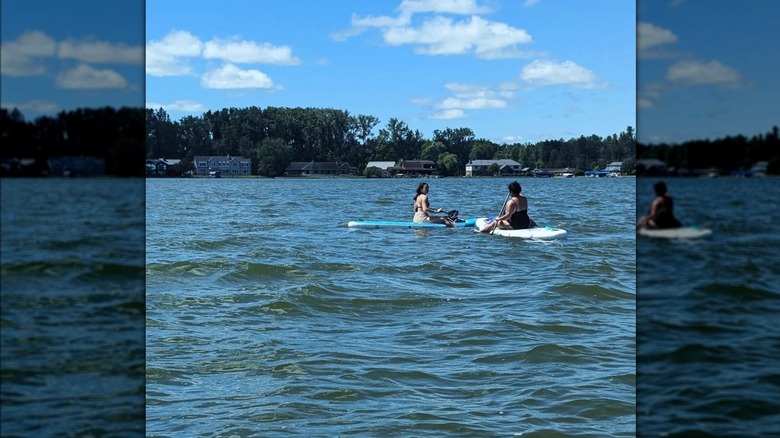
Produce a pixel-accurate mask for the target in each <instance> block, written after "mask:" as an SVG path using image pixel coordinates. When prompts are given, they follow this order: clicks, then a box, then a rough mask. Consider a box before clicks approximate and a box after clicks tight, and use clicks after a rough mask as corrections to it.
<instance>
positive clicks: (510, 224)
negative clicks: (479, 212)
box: [479, 181, 536, 233]
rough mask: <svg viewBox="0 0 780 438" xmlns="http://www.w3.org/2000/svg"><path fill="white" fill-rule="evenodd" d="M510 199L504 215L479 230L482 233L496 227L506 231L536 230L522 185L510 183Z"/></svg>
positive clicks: (515, 182)
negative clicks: (529, 213)
mask: <svg viewBox="0 0 780 438" xmlns="http://www.w3.org/2000/svg"><path fill="white" fill-rule="evenodd" d="M508 188H509V199H507V201H506V205H504V209H503V210H502V211H503V214H502V215H500V216H499V217H497V218H495V220H493V221H491V222H489V223H488V224H487V225H485V226H484V227H482V229H480V230H479V232H480V233H486V232H489V231H492V230H493V229H494V228H495V227H496V226H498V227H499V228H502V229H505V230H522V229H525V228H535V227H536V222H534V221H533V219H531V218H530V217H528V199H527V198H526V197H525V195H524V194H523V191H522V190H523V189H522V187H520V183H518V182H517V181H512V182H511V183H509V186H508Z"/></svg>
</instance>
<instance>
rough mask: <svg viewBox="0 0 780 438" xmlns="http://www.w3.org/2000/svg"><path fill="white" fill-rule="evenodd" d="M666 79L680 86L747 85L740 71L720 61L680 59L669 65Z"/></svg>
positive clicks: (729, 86)
mask: <svg viewBox="0 0 780 438" xmlns="http://www.w3.org/2000/svg"><path fill="white" fill-rule="evenodd" d="M666 80H668V81H669V82H671V83H673V84H675V85H680V86H697V85H714V86H719V87H726V88H739V87H741V86H743V85H745V84H744V79H743V78H742V75H740V74H739V72H738V71H736V70H734V69H733V68H731V67H728V66H725V65H723V64H721V63H720V62H718V61H710V62H707V63H702V62H698V61H679V62H677V63H675V64H672V65H671V66H670V67H669V70H667V72H666Z"/></svg>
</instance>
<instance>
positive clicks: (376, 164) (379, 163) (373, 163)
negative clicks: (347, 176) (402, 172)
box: [366, 161, 395, 170]
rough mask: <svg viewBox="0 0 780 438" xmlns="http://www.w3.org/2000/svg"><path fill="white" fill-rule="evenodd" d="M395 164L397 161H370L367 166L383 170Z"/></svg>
mask: <svg viewBox="0 0 780 438" xmlns="http://www.w3.org/2000/svg"><path fill="white" fill-rule="evenodd" d="M393 166H395V161H369V162H368V164H366V167H378V168H379V169H382V170H387V169H388V168H390V167H393Z"/></svg>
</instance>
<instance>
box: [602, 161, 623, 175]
mask: <svg viewBox="0 0 780 438" xmlns="http://www.w3.org/2000/svg"><path fill="white" fill-rule="evenodd" d="M622 168H623V163H622V162H621V161H613V162H611V163H609V164H607V167H606V168H604V171H605V172H609V173H620V169H622Z"/></svg>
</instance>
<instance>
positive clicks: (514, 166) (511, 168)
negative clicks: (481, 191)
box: [466, 159, 523, 176]
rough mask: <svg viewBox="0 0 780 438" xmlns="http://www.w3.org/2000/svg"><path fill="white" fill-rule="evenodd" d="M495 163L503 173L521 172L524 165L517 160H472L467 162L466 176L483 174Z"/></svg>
mask: <svg viewBox="0 0 780 438" xmlns="http://www.w3.org/2000/svg"><path fill="white" fill-rule="evenodd" d="M494 163H495V164H498V171H499V172H500V173H503V174H506V173H510V174H514V173H520V172H522V170H523V165H522V164H520V163H518V162H517V161H515V160H507V159H502V160H471V161H469V162H468V164H466V176H478V175H482V174H483V172H484V171H485V169H487V168H488V167H489V166H490V165H491V164H494Z"/></svg>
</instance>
